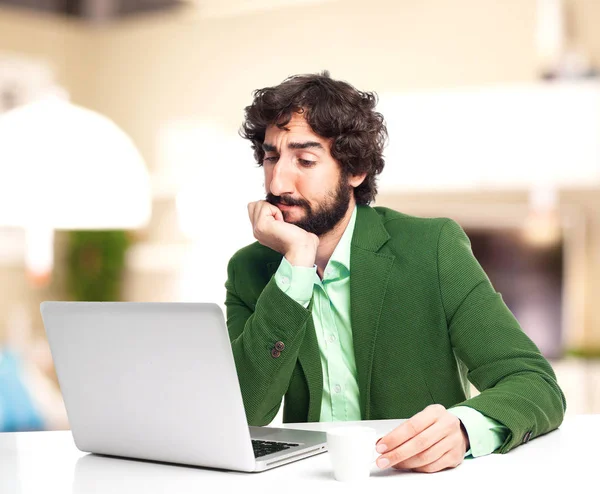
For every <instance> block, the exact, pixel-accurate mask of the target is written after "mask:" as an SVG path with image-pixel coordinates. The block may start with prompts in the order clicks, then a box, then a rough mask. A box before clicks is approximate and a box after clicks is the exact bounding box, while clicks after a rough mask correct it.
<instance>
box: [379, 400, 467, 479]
mask: <svg viewBox="0 0 600 494" xmlns="http://www.w3.org/2000/svg"><path fill="white" fill-rule="evenodd" d="M468 449H469V437H468V436H467V434H466V432H465V430H464V429H463V428H462V427H461V423H460V420H458V418H457V417H455V416H454V415H452V414H451V413H450V412H448V411H447V410H446V409H445V408H444V407H443V406H442V405H430V406H428V407H427V408H425V410H423V411H422V412H419V413H417V414H416V415H414V416H413V417H411V418H410V419H408V420H407V421H406V422H403V423H402V424H401V425H399V426H398V427H396V428H395V429H394V430H393V431H391V432H389V433H388V434H386V435H385V436H384V437H382V438H381V439H380V440H379V441H378V442H377V452H378V453H384V454H382V455H381V456H380V457H379V458H378V459H377V466H379V467H380V468H386V467H390V466H391V467H394V468H396V469H408V470H414V471H416V472H425V473H433V472H439V471H440V470H444V469H445V468H454V467H457V466H458V465H460V464H461V463H462V461H463V458H464V456H465V453H466V452H467V450H468Z"/></svg>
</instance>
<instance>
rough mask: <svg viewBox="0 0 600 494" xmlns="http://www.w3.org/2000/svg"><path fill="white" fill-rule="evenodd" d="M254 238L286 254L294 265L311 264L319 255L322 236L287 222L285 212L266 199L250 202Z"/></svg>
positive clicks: (308, 265) (310, 265)
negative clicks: (318, 248) (284, 218)
mask: <svg viewBox="0 0 600 494" xmlns="http://www.w3.org/2000/svg"><path fill="white" fill-rule="evenodd" d="M248 216H249V217H250V221H251V222H252V230H253V232H254V238H256V240H258V241H259V242H260V243H261V244H262V245H264V246H266V247H269V248H270V249H273V250H275V251H277V252H279V253H281V254H283V255H284V256H285V258H286V259H287V260H288V261H289V263H290V264H292V265H294V266H307V267H312V266H313V265H314V263H315V258H316V255H317V247H318V246H319V237H317V236H316V235H315V234H314V233H308V232H307V231H305V230H303V229H302V228H299V227H297V226H296V225H292V224H291V223H286V222H285V221H284V220H283V214H282V213H281V211H280V210H279V208H277V207H276V206H273V205H272V204H270V203H268V202H267V201H256V202H251V203H250V204H248Z"/></svg>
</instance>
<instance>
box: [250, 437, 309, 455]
mask: <svg viewBox="0 0 600 494" xmlns="http://www.w3.org/2000/svg"><path fill="white" fill-rule="evenodd" d="M294 446H300V445H299V444H297V443H278V442H275V441H259V440H257V439H252V449H253V450H254V456H255V458H260V457H261V456H267V455H270V454H271V453H277V452H278V451H283V450H286V449H290V448H292V447H294Z"/></svg>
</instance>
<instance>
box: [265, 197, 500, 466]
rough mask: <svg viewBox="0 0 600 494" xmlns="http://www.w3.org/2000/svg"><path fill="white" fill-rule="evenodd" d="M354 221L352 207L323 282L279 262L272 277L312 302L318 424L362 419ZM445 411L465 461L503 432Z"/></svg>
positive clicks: (467, 411)
mask: <svg viewBox="0 0 600 494" xmlns="http://www.w3.org/2000/svg"><path fill="white" fill-rule="evenodd" d="M355 222H356V208H354V211H353V213H352V217H351V219H350V222H349V223H348V226H347V227H346V230H345V231H344V234H343V235H342V237H341V239H340V241H339V243H338V245H337V246H336V248H335V250H334V251H333V254H332V255H331V259H329V262H328V263H327V266H326V267H325V271H324V273H323V279H320V278H319V275H318V274H317V267H316V266H313V267H311V268H307V267H303V266H292V265H291V264H290V263H289V262H288V260H287V259H286V258H285V257H284V258H283V259H282V261H281V264H280V265H279V268H278V270H277V272H276V273H275V282H276V283H277V286H278V287H279V288H280V289H281V290H282V291H283V292H285V293H286V294H287V295H288V296H289V297H291V298H292V299H293V300H295V301H296V302H298V303H299V304H301V305H303V306H304V307H305V308H306V307H308V304H309V303H310V300H311V298H313V307H312V316H313V322H314V326H315V331H316V336H317V341H318V344H319V352H320V356H321V366H322V369H323V399H322V402H321V416H320V421H321V422H331V421H348V420H361V418H362V417H361V415H360V407H359V391H358V381H357V372H356V362H355V359H354V346H353V342H352V324H351V321H350V244H351V241H352V234H353V233H354V225H355ZM448 411H449V412H451V413H453V414H454V415H455V416H456V417H458V418H459V419H460V421H461V422H462V423H463V425H464V427H465V429H466V431H467V434H468V436H469V442H470V446H471V448H470V450H469V451H467V453H466V455H465V456H469V455H471V456H474V457H475V456H483V455H486V454H489V453H492V452H493V451H494V450H495V449H496V448H498V447H499V446H500V445H501V444H502V443H503V442H504V439H505V438H506V436H507V435H508V433H509V430H508V429H507V428H506V427H504V426H503V425H502V424H500V423H499V422H497V421H495V420H493V419H490V418H489V417H486V416H485V415H483V414H481V413H480V412H478V411H477V410H475V409H473V408H470V407H466V406H461V407H454V408H450V409H449V410H448Z"/></svg>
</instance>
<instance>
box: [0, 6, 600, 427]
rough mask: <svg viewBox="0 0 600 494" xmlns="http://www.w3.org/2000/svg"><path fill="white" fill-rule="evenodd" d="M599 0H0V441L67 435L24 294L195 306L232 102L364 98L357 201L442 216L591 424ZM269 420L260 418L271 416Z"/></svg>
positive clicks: (204, 278)
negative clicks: (372, 176)
mask: <svg viewBox="0 0 600 494" xmlns="http://www.w3.org/2000/svg"><path fill="white" fill-rule="evenodd" d="M599 25H600V1H596V0H563V1H560V0H505V1H503V2H498V1H496V0H453V1H452V2H448V1H445V0H418V1H417V0H393V1H392V0H370V1H369V2H365V1H353V0H346V1H344V0H337V1H336V0H321V1H319V0H254V1H252V0H189V1H175V0H0V294H1V296H0V430H1V431H16V430H43V429H46V430H52V429H66V428H68V420H67V417H66V414H65V411H64V405H63V402H62V398H61V395H60V390H59V387H58V384H57V380H56V376H55V373H54V369H53V365H52V359H51V355H50V353H49V349H48V345H47V342H46V339H45V331H44V328H43V324H42V320H41V316H40V311H39V303H40V302H41V301H43V300H128V301H187V302H190V301H210V302H216V303H219V304H220V305H221V306H222V307H223V308H224V306H223V300H224V296H225V290H224V286H223V285H224V282H225V278H226V264H227V261H228V259H229V257H230V256H231V255H232V254H233V253H234V252H235V251H236V250H237V249H238V248H240V247H241V246H243V245H246V244H248V243H250V242H252V241H253V237H252V233H251V229H250V226H249V222H248V220H247V213H246V204H247V203H248V202H249V201H252V200H257V199H259V198H262V197H263V195H264V192H263V178H262V172H261V170H260V169H259V168H257V166H256V164H255V163H254V161H253V158H252V152H251V150H250V147H249V145H248V143H247V142H246V141H244V140H242V139H241V138H240V137H239V136H238V134H237V132H238V129H239V127H240V124H241V122H242V119H243V108H244V107H245V106H246V105H248V104H249V103H250V102H251V100H252V91H253V90H254V89H257V88H262V87H265V86H271V85H276V84H278V83H280V82H281V81H282V80H283V79H284V78H286V77H287V76H289V75H293V74H298V73H306V72H316V71H320V70H323V69H327V70H329V71H330V72H331V75H332V77H334V78H336V79H343V80H346V81H348V82H350V83H351V84H353V85H354V86H356V87H357V88H359V89H361V90H371V91H376V92H377V93H378V95H379V97H380V103H379V106H378V108H379V111H380V112H382V113H383V114H384V116H385V118H386V121H387V124H388V131H389V134H390V140H389V145H388V147H387V149H386V152H385V156H386V168H385V170H384V172H383V173H382V175H381V178H380V181H379V184H380V193H379V196H378V197H377V200H376V203H375V205H379V206H388V207H392V208H394V209H397V210H400V211H402V212H405V213H408V214H413V215H418V216H444V217H451V218H453V219H455V220H456V221H458V222H459V223H460V224H461V225H462V226H463V228H464V229H465V230H466V231H467V233H468V235H469V236H470V238H471V241H472V245H473V251H474V253H475V255H476V257H477V258H478V259H479V261H480V262H481V264H482V265H483V266H484V268H485V270H486V272H487V273H488V275H489V277H490V279H491V280H492V282H493V284H494V286H495V287H496V289H497V290H498V291H499V292H501V293H502V295H503V297H504V299H505V301H506V303H507V305H508V306H509V308H510V309H511V310H512V311H513V313H514V314H515V315H516V317H517V318H518V319H519V321H520V322H521V324H522V327H523V329H524V331H525V332H526V333H527V334H528V335H530V337H531V338H532V339H533V340H534V341H535V343H536V344H537V345H538V346H539V348H540V349H541V351H542V352H543V353H544V355H545V356H546V357H547V358H548V359H549V360H550V361H551V363H552V365H553V367H554V368H555V370H556V373H557V375H558V380H559V383H560V385H561V386H562V388H563V390H564V391H565V394H566V396H567V402H568V410H567V414H580V413H600V312H599V311H598V310H597V305H596V304H597V303H598V300H599V299H600V77H599V75H598V74H599V69H600V30H598V26H599ZM280 420H281V416H279V417H278V418H277V419H276V422H277V421H280Z"/></svg>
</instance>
